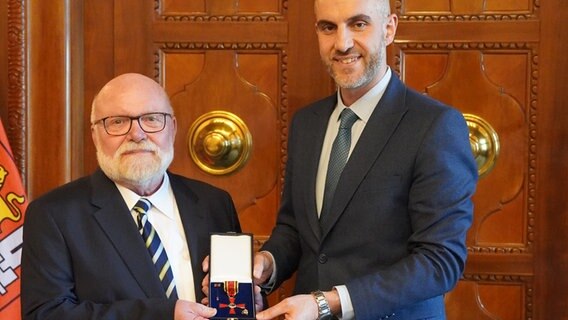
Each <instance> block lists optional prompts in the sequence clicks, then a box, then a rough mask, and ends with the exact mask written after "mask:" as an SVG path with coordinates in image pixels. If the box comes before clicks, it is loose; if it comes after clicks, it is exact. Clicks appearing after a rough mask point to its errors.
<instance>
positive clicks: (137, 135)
mask: <svg viewBox="0 0 568 320" xmlns="http://www.w3.org/2000/svg"><path fill="white" fill-rule="evenodd" d="M128 136H129V137H130V139H132V140H133V141H140V140H142V139H144V138H146V132H145V131H144V130H142V127H141V126H140V122H139V121H138V120H134V119H133V120H132V125H131V126H130V131H128Z"/></svg>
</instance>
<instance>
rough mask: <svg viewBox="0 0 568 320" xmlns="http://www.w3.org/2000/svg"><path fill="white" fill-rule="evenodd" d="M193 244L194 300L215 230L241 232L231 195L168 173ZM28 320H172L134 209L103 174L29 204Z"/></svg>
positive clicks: (171, 308) (26, 232)
mask: <svg viewBox="0 0 568 320" xmlns="http://www.w3.org/2000/svg"><path fill="white" fill-rule="evenodd" d="M168 174H169V176H170V183H171V186H172V189H173V191H174V195H175V198H176V202H177V205H178V207H179V212H180V215H181V220H182V223H183V226H184V229H185V236H186V238H187V240H188V242H189V250H190V252H191V258H192V261H191V262H192V268H193V278H194V281H195V293H196V296H197V301H200V300H201V298H203V294H202V290H201V281H202V279H203V277H204V273H203V271H202V268H201V262H202V261H203V259H204V257H205V256H206V255H208V254H209V234H210V233H211V232H229V231H237V232H239V231H240V230H241V229H240V225H239V221H238V217H237V214H236V211H235V208H234V206H233V202H232V200H231V197H230V195H229V194H228V193H227V192H225V191H222V190H220V189H217V188H215V187H213V186H210V185H208V184H205V183H202V182H199V181H195V180H190V179H186V178H183V177H181V176H178V175H174V174H171V173H168ZM21 289H22V290H21V299H22V314H23V318H24V319H152V320H154V319H173V314H174V304H175V301H173V300H167V299H166V298H165V295H164V289H163V288H162V286H161V284H160V280H159V279H158V276H157V274H156V271H155V269H154V265H153V264H152V260H151V259H150V255H149V254H148V251H147V249H146V247H145V245H144V243H143V241H142V237H141V236H140V234H139V233H138V229H137V226H136V223H135V222H134V219H132V216H131V214H130V210H129V208H128V207H127V206H126V203H125V202H124V200H123V199H122V197H121V195H120V193H119V191H118V189H117V188H116V186H115V185H114V183H113V182H112V181H111V180H110V179H108V178H107V177H106V176H105V175H104V174H103V173H102V171H100V170H98V171H96V172H95V173H94V174H93V175H91V176H88V177H84V178H81V179H79V180H76V181H74V182H71V183H69V184H66V185H64V186H62V187H60V188H57V189H55V190H54V191H52V192H49V193H48V194H46V195H44V196H42V197H40V198H38V199H37V200H35V201H33V202H31V203H30V205H29V207H28V209H27V212H26V218H25V223H24V240H23V252H22V288H21Z"/></svg>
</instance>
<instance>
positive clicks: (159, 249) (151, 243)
mask: <svg viewBox="0 0 568 320" xmlns="http://www.w3.org/2000/svg"><path fill="white" fill-rule="evenodd" d="M151 206H152V203H150V201H149V200H148V199H146V198H140V200H138V202H136V204H135V205H134V208H132V210H133V211H134V212H135V213H136V215H137V217H138V227H139V228H140V234H141V235H142V239H144V242H145V244H146V248H148V252H149V253H150V256H151V257H152V261H153V262H154V266H155V267H156V271H157V272H158V277H159V278H160V281H161V282H162V286H163V287H164V290H165V291H166V296H167V297H168V298H172V299H177V291H176V286H175V283H174V276H173V273H172V268H171V266H170V262H169V260H168V255H167V254H166V250H165V249H164V246H163V245H162V241H161V240H160V237H159V236H158V233H157V232H156V229H154V227H153V226H152V224H151V223H150V221H148V215H147V214H146V213H147V212H148V210H150V207H151Z"/></svg>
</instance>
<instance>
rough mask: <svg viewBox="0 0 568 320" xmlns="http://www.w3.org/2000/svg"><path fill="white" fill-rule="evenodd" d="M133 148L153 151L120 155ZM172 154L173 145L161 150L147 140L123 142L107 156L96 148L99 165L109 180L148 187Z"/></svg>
mask: <svg viewBox="0 0 568 320" xmlns="http://www.w3.org/2000/svg"><path fill="white" fill-rule="evenodd" d="M134 150H145V151H153V152H154V153H153V154H152V155H150V154H144V155H143V156H128V157H122V155H123V154H124V153H125V152H128V151H134ZM173 156H174V151H173V145H172V146H170V147H168V148H167V150H165V151H162V150H160V148H159V147H158V146H157V145H155V144H154V143H152V142H150V141H148V140H144V141H141V142H138V143H136V142H127V143H124V144H123V145H121V146H120V148H118V150H117V151H116V152H115V154H114V156H107V155H106V154H104V153H103V152H101V151H99V150H97V160H98V162H99V166H100V167H101V170H103V172H104V173H105V174H106V175H107V176H108V177H109V178H110V179H111V180H113V181H115V182H117V183H123V184H132V185H136V186H139V187H148V186H149V185H150V184H151V183H152V182H153V181H155V180H156V179H158V178H161V177H162V176H163V175H164V173H165V172H166V170H167V169H168V167H169V165H170V163H171V162H172V160H173Z"/></svg>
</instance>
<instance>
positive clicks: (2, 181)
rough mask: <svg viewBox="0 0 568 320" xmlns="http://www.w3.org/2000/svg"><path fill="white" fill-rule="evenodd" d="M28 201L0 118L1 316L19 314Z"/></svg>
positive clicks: (13, 319)
mask: <svg viewBox="0 0 568 320" xmlns="http://www.w3.org/2000/svg"><path fill="white" fill-rule="evenodd" d="M27 205H28V203H27V198H26V196H25V190H24V186H23V184H22V179H21V177H20V173H19V172H18V169H17V167H16V163H15V161H14V157H13V155H12V149H11V148H10V145H9V144H8V138H7V137H6V132H5V131H4V126H3V125H2V122H1V121H0V319H10V320H19V319H20V318H21V316H20V272H21V271H20V270H21V268H20V261H21V257H22V231H23V224H24V212H25V210H26V207H27Z"/></svg>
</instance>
